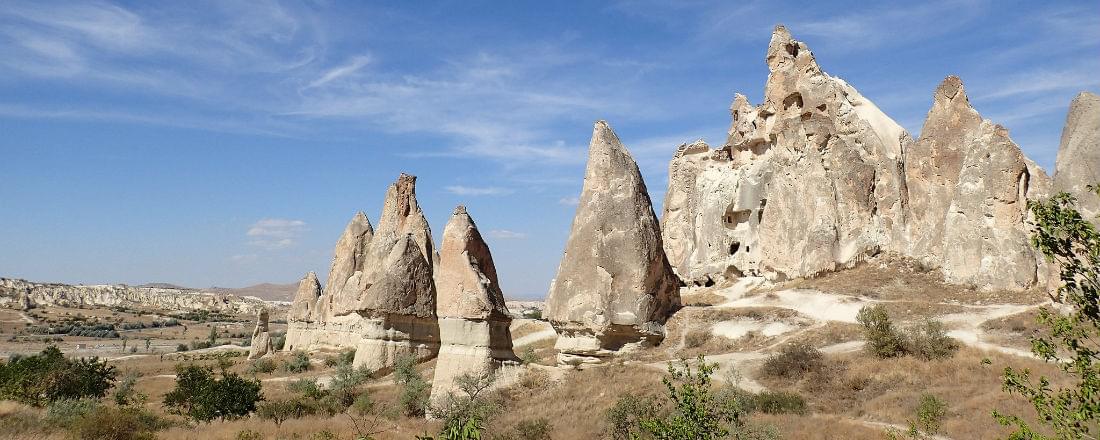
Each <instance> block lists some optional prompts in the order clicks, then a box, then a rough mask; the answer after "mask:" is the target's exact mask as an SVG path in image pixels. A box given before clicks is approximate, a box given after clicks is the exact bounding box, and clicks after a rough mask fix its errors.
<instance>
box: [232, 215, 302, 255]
mask: <svg viewBox="0 0 1100 440" xmlns="http://www.w3.org/2000/svg"><path fill="white" fill-rule="evenodd" d="M305 231H306V222H304V221H301V220H290V219H282V218H265V219H260V220H258V221H256V223H253V224H252V226H250V227H249V228H248V232H246V233H245V235H246V236H248V237H249V238H250V241H249V244H251V245H253V246H258V247H261V248H264V249H271V250H273V249H284V248H287V247H290V246H293V245H294V244H295V243H296V242H297V239H298V237H300V236H301V234H302V233H303V232H305Z"/></svg>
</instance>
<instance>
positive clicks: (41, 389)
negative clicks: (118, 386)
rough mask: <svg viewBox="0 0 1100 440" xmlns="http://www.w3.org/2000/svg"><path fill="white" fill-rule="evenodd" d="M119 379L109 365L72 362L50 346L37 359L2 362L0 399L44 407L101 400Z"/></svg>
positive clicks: (17, 357)
mask: <svg viewBox="0 0 1100 440" xmlns="http://www.w3.org/2000/svg"><path fill="white" fill-rule="evenodd" d="M116 375H117V371H116V369H115V367H114V366H112V365H107V361H100V360H99V358H94V357H93V358H91V359H69V358H67V357H65V355H64V354H62V353H61V350H59V349H58V348H57V347H55V346H49V347H46V349H45V350H42V353H39V354H36V355H31V356H13V357H12V358H11V359H9V360H8V361H7V362H4V361H0V399H8V400H15V401H18V402H22V403H26V404H29V405H34V406H43V405H45V404H47V403H49V402H53V401H56V400H61V399H80V398H85V397H94V398H102V397H103V396H105V395H106V394H107V390H108V389H110V388H111V385H112V384H113V383H114V381H115V376H116Z"/></svg>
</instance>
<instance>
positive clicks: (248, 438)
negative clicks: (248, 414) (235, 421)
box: [235, 429, 264, 440]
mask: <svg viewBox="0 0 1100 440" xmlns="http://www.w3.org/2000/svg"><path fill="white" fill-rule="evenodd" d="M235 438H236V439H237V440H264V435H263V434H261V433H260V432H259V431H253V430H251V429H243V430H240V431H237V436H236V437H235Z"/></svg>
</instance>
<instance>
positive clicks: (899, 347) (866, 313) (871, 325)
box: [856, 304, 905, 359]
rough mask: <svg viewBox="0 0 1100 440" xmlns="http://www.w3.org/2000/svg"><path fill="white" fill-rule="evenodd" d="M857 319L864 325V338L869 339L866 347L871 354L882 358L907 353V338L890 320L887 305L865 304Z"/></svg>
mask: <svg viewBox="0 0 1100 440" xmlns="http://www.w3.org/2000/svg"><path fill="white" fill-rule="evenodd" d="M856 321H857V322H859V325H861V326H863V338H864V339H866V340H867V345H866V349H867V350H868V351H869V352H871V354H873V355H875V356H877V357H879V358H882V359H885V358H892V357H899V356H904V355H905V342H904V341H905V339H904V338H903V337H902V335H901V333H899V332H898V330H897V329H896V328H895V327H894V324H893V323H892V322H890V314H889V313H887V311H886V306H884V305H882V304H875V305H870V306H863V308H861V309H859V314H858V315H856Z"/></svg>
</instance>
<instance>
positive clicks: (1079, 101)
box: [1069, 91, 1100, 112]
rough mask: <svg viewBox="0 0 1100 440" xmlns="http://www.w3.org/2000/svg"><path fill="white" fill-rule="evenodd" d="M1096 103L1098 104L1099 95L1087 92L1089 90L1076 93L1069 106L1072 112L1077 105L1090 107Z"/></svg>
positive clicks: (1099, 102) (1099, 100)
mask: <svg viewBox="0 0 1100 440" xmlns="http://www.w3.org/2000/svg"><path fill="white" fill-rule="evenodd" d="M1096 105H1100V95H1097V94H1095V93H1092V92H1089V91H1082V92H1081V93H1078V94H1077V96H1075V97H1074V98H1073V102H1072V103H1070V105H1069V107H1070V111H1071V112H1072V111H1073V109H1074V108H1076V107H1079V106H1089V107H1092V106H1096Z"/></svg>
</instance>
